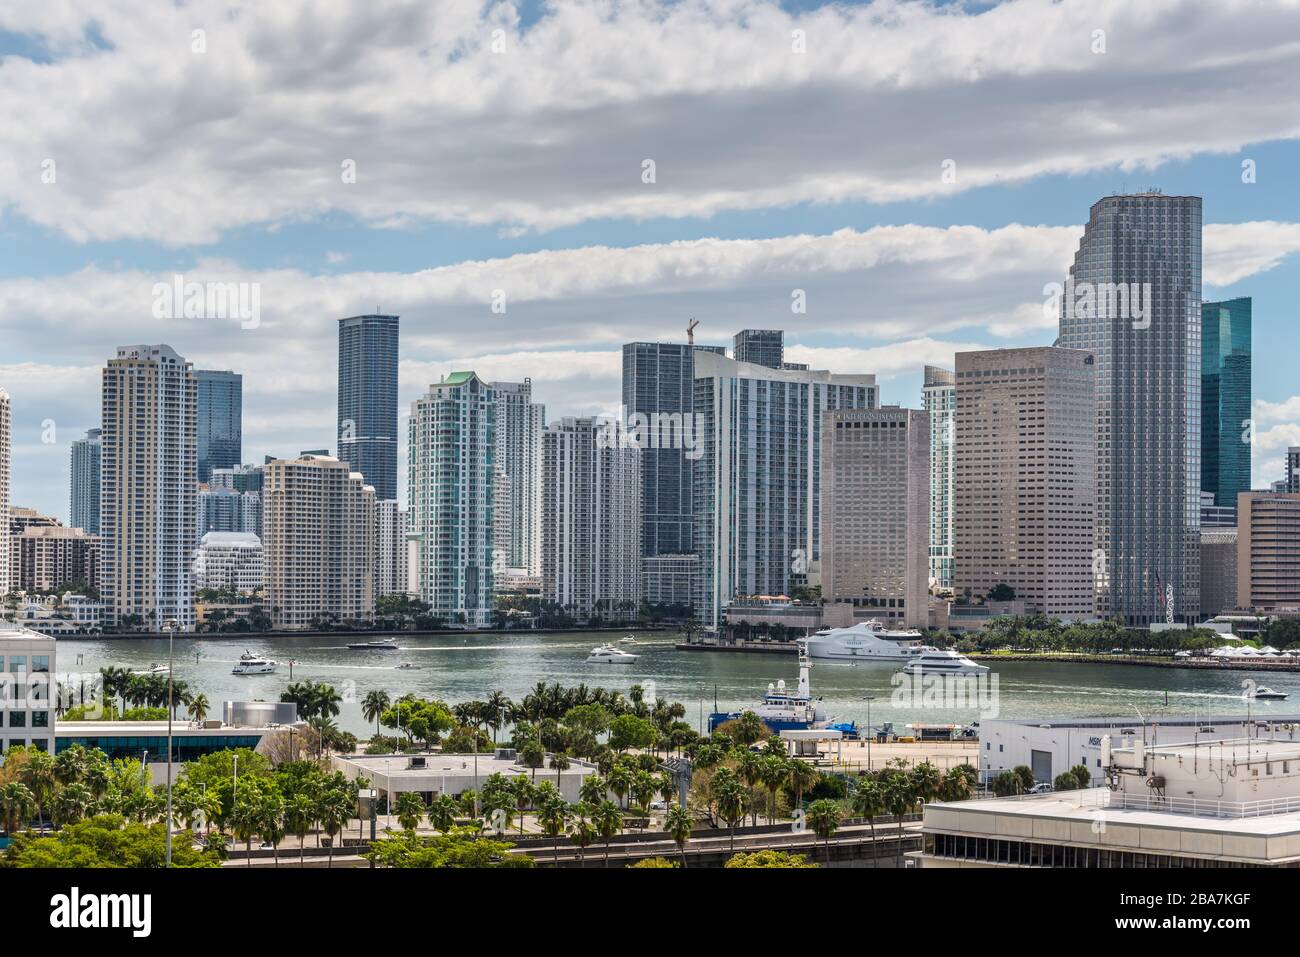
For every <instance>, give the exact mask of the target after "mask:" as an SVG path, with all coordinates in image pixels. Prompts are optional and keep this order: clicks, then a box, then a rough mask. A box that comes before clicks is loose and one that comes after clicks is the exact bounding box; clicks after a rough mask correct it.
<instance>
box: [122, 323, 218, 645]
mask: <svg viewBox="0 0 1300 957" xmlns="http://www.w3.org/2000/svg"><path fill="white" fill-rule="evenodd" d="M197 405H198V384H197V382H196V380H195V377H194V370H193V367H192V366H191V365H190V363H188V362H186V361H185V360H184V359H183V358H181V356H179V355H177V354H176V351H175V350H174V349H172V347H171V346H167V345H140V346H119V347H118V349H117V356H116V358H113V359H110V360H108V363H107V365H106V366H105V367H104V371H103V391H102V404H101V411H102V416H103V421H102V423H101V429H102V433H103V435H102V440H103V456H102V463H101V469H100V473H101V479H102V483H101V492H100V506H99V517H100V535H101V537H102V539H103V543H102V551H101V558H102V563H101V568H100V589H99V590H100V593H101V594H102V595H103V598H104V606H105V607H104V615H105V620H106V622H107V623H110V624H115V625H119V626H122V627H125V628H132V627H139V628H143V629H145V630H149V631H162V630H163V628H164V626H165V625H166V623H167V621H168V620H169V619H175V620H176V621H177V622H178V623H179V625H180V627H181V629H182V630H191V629H192V628H193V627H194V605H193V588H192V578H191V574H190V558H191V554H192V552H193V548H194V544H195V543H194V528H195V522H196V520H197V519H196V514H195V512H196V506H195V501H196V488H197V484H198V482H197V475H198V443H197V439H196V434H195V433H196V431H197V418H198V409H197Z"/></svg>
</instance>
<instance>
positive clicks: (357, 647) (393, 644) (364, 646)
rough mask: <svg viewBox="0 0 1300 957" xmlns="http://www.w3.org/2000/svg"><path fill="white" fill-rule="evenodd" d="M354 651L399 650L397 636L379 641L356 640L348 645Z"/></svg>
mask: <svg viewBox="0 0 1300 957" xmlns="http://www.w3.org/2000/svg"><path fill="white" fill-rule="evenodd" d="M348 648H349V649H350V650H352V651H397V650H399V649H398V647H397V639H396V638H382V639H380V640H379V641H354V642H352V643H351V644H349V645H348Z"/></svg>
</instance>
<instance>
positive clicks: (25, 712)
mask: <svg viewBox="0 0 1300 957" xmlns="http://www.w3.org/2000/svg"><path fill="white" fill-rule="evenodd" d="M56 673H57V668H56V661H55V642H54V639H53V638H49V637H46V636H45V635H41V634H38V633H37V632H35V631H29V630H28V629H26V628H22V627H18V626H14V625H9V624H3V623H0V674H4V675H6V676H7V677H8V680H9V682H10V683H9V685H8V687H7V688H6V689H5V690H6V691H7V695H6V698H7V700H6V701H5V707H4V708H3V709H0V719H3V726H0V748H3V749H4V750H6V751H7V750H8V749H9V748H20V747H27V746H29V745H31V746H35V747H37V748H39V749H40V750H42V751H48V752H49V753H50V754H53V753H54V721H55V718H54V703H53V697H52V694H51V692H52V691H53V690H54V689H53V687H52V683H53V676H54V675H55V674H56ZM0 753H3V752H0Z"/></svg>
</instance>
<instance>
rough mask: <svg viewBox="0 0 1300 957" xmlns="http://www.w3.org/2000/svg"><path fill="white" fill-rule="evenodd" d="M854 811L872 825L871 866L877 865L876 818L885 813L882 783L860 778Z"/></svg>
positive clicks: (854, 798)
mask: <svg viewBox="0 0 1300 957" xmlns="http://www.w3.org/2000/svg"><path fill="white" fill-rule="evenodd" d="M853 813H854V814H856V815H858V816H859V817H865V818H866V819H867V823H868V824H869V825H871V866H872V867H876V866H878V865H877V863H876V858H877V850H878V849H877V847H876V818H877V817H879V816H880V815H881V814H884V813H885V796H884V794H883V793H882V792H881V790H880V785H879V784H877V783H876V782H875V781H873V780H872V779H871V778H862V779H860V780H859V782H858V787H857V790H856V791H854V792H853Z"/></svg>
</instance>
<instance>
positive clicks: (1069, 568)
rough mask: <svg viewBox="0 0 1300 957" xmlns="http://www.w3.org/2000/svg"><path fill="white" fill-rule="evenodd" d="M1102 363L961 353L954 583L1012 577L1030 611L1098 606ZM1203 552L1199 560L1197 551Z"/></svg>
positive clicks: (986, 584)
mask: <svg viewBox="0 0 1300 957" xmlns="http://www.w3.org/2000/svg"><path fill="white" fill-rule="evenodd" d="M1094 373H1095V363H1094V360H1093V357H1092V355H1091V354H1090V353H1087V352H1082V351H1080V350H1076V349H1059V348H1054V347H1051V346H1045V347H1040V348H1032V349H990V350H987V351H981V352H959V353H957V371H956V381H957V386H956V388H957V393H956V399H957V401H956V409H955V411H954V423H955V426H954V432H955V437H956V446H955V461H954V468H953V471H954V483H953V488H954V497H953V555H954V586H955V588H956V591H957V593H958V594H960V595H965V594H967V593H968V592H969V594H970V596H971V597H973V598H980V597H984V596H986V595H988V593H989V591H990V590H991V589H993V588H994V587H995V586H998V585H1009V586H1011V588H1012V589H1013V590H1014V591H1015V598H1016V599H1017V600H1018V601H1022V602H1024V604H1025V607H1026V609H1027V610H1029V611H1031V612H1037V613H1039V614H1045V615H1053V616H1057V617H1062V618H1088V617H1091V616H1092V614H1093V608H1094V604H1095V602H1094V586H1095V582H1094V574H1095V573H1100V572H1101V571H1102V569H1101V563H1100V562H1098V561H1097V556H1096V555H1095V554H1094V548H1095V544H1094V537H1093V521H1094V515H1095V502H1096V494H1097V493H1096V480H1095V477H1094V464H1095V459H1096V452H1095V448H1096V447H1095V442H1096V434H1097V433H1096V415H1097V413H1096V396H1095V391H1094V390H1095V381H1094ZM1198 557H1199V556H1198Z"/></svg>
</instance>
